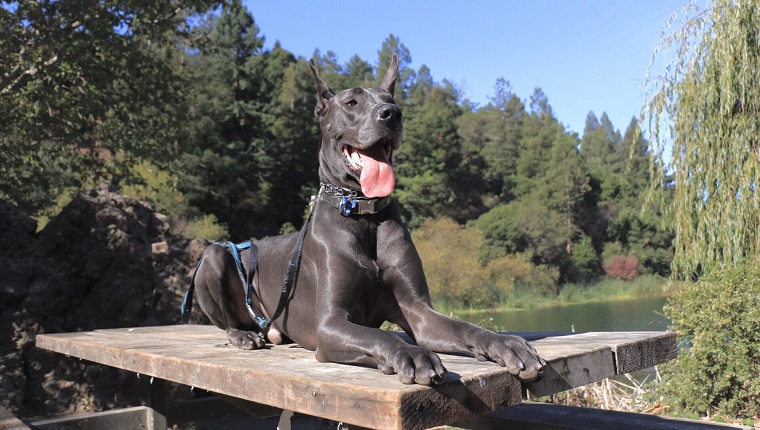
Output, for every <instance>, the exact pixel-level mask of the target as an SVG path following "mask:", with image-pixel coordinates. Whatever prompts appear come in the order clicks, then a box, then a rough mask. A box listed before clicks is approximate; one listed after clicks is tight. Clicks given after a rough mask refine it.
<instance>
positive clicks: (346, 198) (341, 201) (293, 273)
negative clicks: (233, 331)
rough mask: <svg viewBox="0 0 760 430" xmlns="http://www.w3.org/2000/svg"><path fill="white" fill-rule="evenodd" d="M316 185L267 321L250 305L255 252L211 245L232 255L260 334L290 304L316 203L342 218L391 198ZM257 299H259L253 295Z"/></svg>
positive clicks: (185, 314)
mask: <svg viewBox="0 0 760 430" xmlns="http://www.w3.org/2000/svg"><path fill="white" fill-rule="evenodd" d="M319 185H320V187H319V192H318V193H317V195H316V196H312V197H311V201H310V202H309V215H308V217H307V218H306V221H305V222H304V223H303V227H301V231H300V232H299V233H298V238H297V239H296V245H295V246H294V247H293V252H292V253H291V255H290V261H289V262H288V269H287V271H286V273H285V279H284V280H283V283H282V284H283V285H282V290H281V291H280V299H279V301H278V302H277V308H276V310H275V312H274V314H272V317H271V318H266V317H265V316H264V313H263V312H261V310H260V309H259V308H258V307H257V306H256V305H255V304H254V303H253V294H254V293H255V291H254V289H253V277H254V275H255V273H256V270H257V269H258V265H259V264H258V263H259V248H258V247H257V246H256V245H255V244H254V243H253V242H252V241H250V240H247V241H245V242H242V243H239V244H234V243H232V242H214V243H213V244H214V245H218V246H223V247H224V248H226V249H227V250H228V251H229V252H230V253H231V254H232V258H233V259H234V260H235V266H236V267H237V270H238V276H239V277H240V281H241V282H242V284H243V288H244V290H245V306H246V308H247V309H248V313H249V314H250V315H251V318H253V320H254V321H256V324H258V326H259V327H260V328H261V329H262V330H264V329H267V328H268V327H269V326H270V325H271V324H272V320H276V319H277V318H278V317H279V316H280V314H281V313H282V311H283V310H285V306H286V305H287V303H288V300H290V295H291V293H292V291H293V287H294V286H295V283H296V279H297V278H298V271H299V269H300V267H301V255H302V254H303V243H304V239H305V238H306V231H307V230H308V226H309V222H310V221H311V218H312V214H313V213H314V206H315V204H316V201H317V200H322V201H324V202H325V203H327V204H329V205H330V206H332V207H334V208H337V209H338V211H340V214H341V215H343V216H350V215H372V214H376V213H378V212H380V211H382V210H383V209H385V208H387V207H388V205H389V204H390V203H391V201H392V198H391V196H386V197H382V198H379V199H378V198H368V197H364V196H359V193H358V192H357V191H354V190H349V189H347V188H342V187H338V186H335V185H331V184H325V183H320V184H319ZM249 248H250V250H251V251H250V260H249V262H248V272H247V274H246V272H245V270H243V263H242V261H241V260H240V251H243V250H246V249H249ZM202 262H203V257H201V259H200V260H199V261H198V265H197V266H196V267H195V273H194V274H193V278H192V280H191V281H190V287H189V288H188V290H187V293H185V298H184V300H183V301H182V307H181V312H182V317H181V319H180V322H181V323H182V324H187V323H188V321H189V320H190V312H191V311H192V308H193V292H194V291H195V276H196V275H197V274H198V268H200V266H201V263H202ZM257 296H259V295H258V294H257ZM258 299H259V302H261V297H260V296H259V297H258Z"/></svg>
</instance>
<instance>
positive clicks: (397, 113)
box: [377, 104, 401, 122]
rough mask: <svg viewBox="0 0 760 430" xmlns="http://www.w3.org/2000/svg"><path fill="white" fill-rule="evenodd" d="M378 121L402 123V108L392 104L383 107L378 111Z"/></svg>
mask: <svg viewBox="0 0 760 430" xmlns="http://www.w3.org/2000/svg"><path fill="white" fill-rule="evenodd" d="M377 120H378V121H382V122H387V121H392V120H396V121H401V108H399V107H398V106H396V105H392V104H386V105H382V106H381V107H380V109H378V110H377Z"/></svg>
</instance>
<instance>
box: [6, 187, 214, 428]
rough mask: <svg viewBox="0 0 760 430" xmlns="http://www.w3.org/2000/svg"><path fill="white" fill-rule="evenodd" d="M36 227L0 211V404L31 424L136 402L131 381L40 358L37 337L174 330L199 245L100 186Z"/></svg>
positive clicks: (142, 206) (53, 357)
mask: <svg viewBox="0 0 760 430" xmlns="http://www.w3.org/2000/svg"><path fill="white" fill-rule="evenodd" d="M36 228H37V226H36V222H35V221H34V220H32V219H31V218H28V217H23V216H16V215H14V214H13V212H12V207H11V206H10V205H9V204H5V203H0V405H1V406H3V407H5V408H8V409H9V410H11V411H12V412H13V413H15V414H17V415H19V416H23V417H34V416H47V415H52V414H58V413H68V412H77V411H91V410H100V409H108V408H113V407H118V406H126V405H130V404H136V402H137V398H136V397H135V396H132V395H131V394H130V393H132V392H134V389H132V388H130V387H129V385H130V381H131V380H132V379H134V375H126V372H120V371H117V370H115V369H111V368H108V367H106V366H100V365H91V364H87V363H83V362H79V361H77V360H73V359H71V358H67V357H64V356H61V355H60V354H54V353H50V352H46V351H43V350H39V349H37V348H35V346H34V341H35V337H36V335H37V334H39V333H58V332H73V331H85V330H95V329H104V328H116V327H135V326H151V325H165V324H176V323H178V322H179V316H180V313H179V306H180V304H181V302H182V297H183V295H184V293H185V291H186V289H187V286H188V284H189V282H190V276H191V275H192V272H193V270H194V269H195V263H196V262H197V259H198V258H199V257H200V254H201V252H202V251H203V249H204V247H205V245H206V243H205V241H202V240H187V239H184V238H181V237H176V236H173V235H172V234H171V233H170V232H169V220H168V219H167V217H165V216H163V215H161V214H159V213H156V212H155V210H154V209H153V207H152V206H151V205H149V204H147V203H144V202H140V201H138V200H135V199H133V198H130V197H126V196H123V195H119V194H117V193H115V192H113V190H111V189H110V188H109V187H108V186H107V185H101V186H99V187H97V188H95V189H93V190H89V191H83V192H81V193H80V194H79V195H78V196H77V197H76V198H75V199H74V200H73V201H72V202H71V203H70V204H68V205H67V206H66V207H65V208H64V209H63V211H62V212H61V213H60V214H59V215H58V216H57V217H55V218H54V219H52V220H51V221H50V223H49V224H48V225H46V226H45V228H44V229H43V230H42V231H40V232H39V233H36ZM193 318H194V319H195V321H194V322H204V321H203V319H204V317H203V316H202V315H201V312H200V311H199V310H198V311H196V312H195V313H194V316H193Z"/></svg>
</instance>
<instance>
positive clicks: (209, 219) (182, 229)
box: [172, 214, 230, 242]
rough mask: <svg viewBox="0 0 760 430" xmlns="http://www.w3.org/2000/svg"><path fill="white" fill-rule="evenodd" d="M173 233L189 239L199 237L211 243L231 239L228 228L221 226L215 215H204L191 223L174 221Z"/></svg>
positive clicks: (181, 220)
mask: <svg viewBox="0 0 760 430" xmlns="http://www.w3.org/2000/svg"><path fill="white" fill-rule="evenodd" d="M172 231H173V232H174V233H176V234H180V235H182V236H184V237H186V238H188V239H192V238H196V237H198V238H201V239H206V240H207V241H209V242H211V241H218V240H229V239H230V235H229V233H228V232H227V227H226V226H224V224H221V223H220V222H219V220H217V219H216V216H214V215H213V214H212V215H203V216H202V217H200V218H196V219H193V220H190V221H187V220H183V219H179V220H174V222H173V226H172Z"/></svg>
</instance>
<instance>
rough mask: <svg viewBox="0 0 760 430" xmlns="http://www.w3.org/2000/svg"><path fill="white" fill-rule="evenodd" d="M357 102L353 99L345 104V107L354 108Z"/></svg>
mask: <svg viewBox="0 0 760 430" xmlns="http://www.w3.org/2000/svg"><path fill="white" fill-rule="evenodd" d="M356 104H357V102H356V100H354V99H351V100H349V101H347V102H346V106H356Z"/></svg>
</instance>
